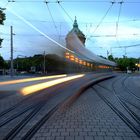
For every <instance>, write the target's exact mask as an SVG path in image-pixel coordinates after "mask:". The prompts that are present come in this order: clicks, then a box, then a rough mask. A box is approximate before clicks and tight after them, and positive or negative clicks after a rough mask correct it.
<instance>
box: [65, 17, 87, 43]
mask: <svg viewBox="0 0 140 140" xmlns="http://www.w3.org/2000/svg"><path fill="white" fill-rule="evenodd" d="M71 33H75V34H76V35H77V37H78V38H79V40H80V41H81V42H82V43H83V45H85V41H86V37H85V35H84V34H83V32H82V31H80V29H79V28H78V23H77V19H76V17H75V20H74V23H73V28H72V30H71V31H70V32H69V33H68V34H67V37H66V39H67V38H68V36H69V35H70V34H71Z"/></svg>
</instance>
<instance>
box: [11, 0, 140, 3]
mask: <svg viewBox="0 0 140 140" xmlns="http://www.w3.org/2000/svg"><path fill="white" fill-rule="evenodd" d="M8 2H19V3H20V2H22V3H26V2H29V3H32V2H44V1H37V0H25V1H23V0H22V1H21V0H20V1H17V0H8ZM48 2H49V3H58V2H59V3H60V2H61V3H110V2H112V1H105V0H100V1H97V0H87V1H86V0H67V1H64V0H59V1H58V0H57V1H55V0H54V1H48ZM115 3H120V2H115ZM125 3H126V4H140V1H126V2H125Z"/></svg>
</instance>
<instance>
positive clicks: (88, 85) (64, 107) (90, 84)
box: [58, 75, 115, 112]
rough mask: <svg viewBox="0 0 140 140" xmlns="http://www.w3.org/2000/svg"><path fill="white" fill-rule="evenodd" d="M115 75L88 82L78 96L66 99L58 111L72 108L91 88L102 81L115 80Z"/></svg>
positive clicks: (77, 93) (78, 92)
mask: <svg viewBox="0 0 140 140" xmlns="http://www.w3.org/2000/svg"><path fill="white" fill-rule="evenodd" d="M114 77H115V75H109V76H108V75H107V76H101V77H99V78H96V79H94V80H92V81H90V82H88V83H87V84H86V85H84V86H83V87H82V88H80V89H79V90H78V91H77V92H76V94H74V95H72V96H71V97H68V99H66V101H65V102H64V103H63V104H62V105H61V106H60V108H59V109H58V110H59V111H62V112H63V111H64V110H65V109H67V108H68V107H69V106H71V105H72V104H73V103H74V102H75V100H76V99H77V98H78V97H80V96H81V95H82V94H83V93H84V92H85V91H86V90H87V89H88V88H90V87H91V86H93V85H95V84H97V83H99V82H102V81H105V80H108V79H111V78H114Z"/></svg>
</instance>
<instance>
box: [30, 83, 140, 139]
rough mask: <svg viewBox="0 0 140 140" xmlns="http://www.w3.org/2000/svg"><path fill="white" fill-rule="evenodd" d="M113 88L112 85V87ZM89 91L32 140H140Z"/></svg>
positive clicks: (49, 122)
mask: <svg viewBox="0 0 140 140" xmlns="http://www.w3.org/2000/svg"><path fill="white" fill-rule="evenodd" d="M109 86H110V85H109ZM139 139H140V138H139V137H138V136H137V135H136V134H135V133H134V132H133V131H132V130H131V129H130V128H129V127H128V125H127V124H126V123H125V122H124V121H123V120H122V119H121V118H120V117H119V116H118V115H117V114H116V113H115V112H114V111H113V110H112V109H111V108H110V107H109V106H108V105H107V104H106V103H105V102H104V101H103V100H102V99H101V98H100V97H99V96H98V95H97V94H96V92H95V91H94V90H93V89H92V88H90V89H88V90H87V91H86V92H84V94H82V95H81V96H80V97H79V98H78V100H77V101H76V102H74V104H73V105H72V106H71V107H67V106H65V108H64V109H63V110H59V111H57V112H56V113H55V114H54V115H53V117H51V118H50V119H49V120H48V121H47V122H46V123H45V124H44V125H43V126H42V127H41V129H40V130H39V131H38V132H37V133H36V134H35V135H34V137H33V138H32V140H139Z"/></svg>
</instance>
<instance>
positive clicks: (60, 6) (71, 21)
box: [57, 1, 73, 23]
mask: <svg viewBox="0 0 140 140" xmlns="http://www.w3.org/2000/svg"><path fill="white" fill-rule="evenodd" d="M57 3H58V5H59V6H60V7H61V9H62V10H63V11H64V12H65V14H66V15H67V16H68V17H69V19H70V20H71V22H72V23H73V19H72V17H71V16H70V15H69V14H68V12H67V11H66V10H65V9H64V7H63V6H62V5H61V4H60V1H57Z"/></svg>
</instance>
